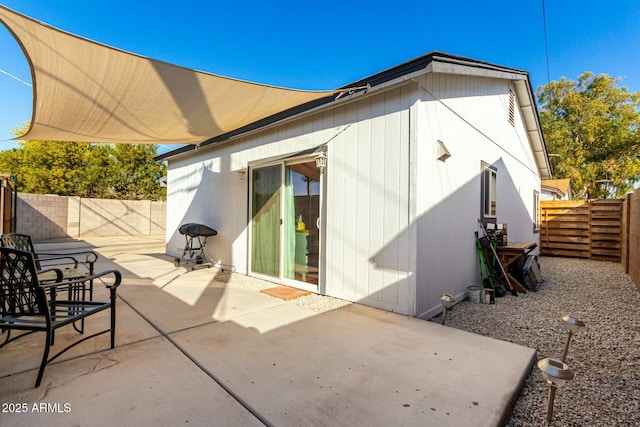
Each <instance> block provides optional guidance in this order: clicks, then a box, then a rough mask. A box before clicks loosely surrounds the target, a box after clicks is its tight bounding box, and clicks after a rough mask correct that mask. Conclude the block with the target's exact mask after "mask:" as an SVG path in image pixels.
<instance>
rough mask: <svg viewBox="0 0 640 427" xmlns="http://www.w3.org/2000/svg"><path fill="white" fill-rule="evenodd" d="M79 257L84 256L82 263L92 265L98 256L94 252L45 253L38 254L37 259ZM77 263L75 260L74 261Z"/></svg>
mask: <svg viewBox="0 0 640 427" xmlns="http://www.w3.org/2000/svg"><path fill="white" fill-rule="evenodd" d="M80 255H83V256H84V261H80V262H85V263H87V264H93V263H95V262H96V261H97V260H98V254H97V253H96V252H95V251H80V252H55V253H51V252H49V253H47V252H38V258H40V259H42V258H41V257H42V256H45V257H70V258H73V259H76V258H77V257H79V256H80ZM76 262H77V260H76Z"/></svg>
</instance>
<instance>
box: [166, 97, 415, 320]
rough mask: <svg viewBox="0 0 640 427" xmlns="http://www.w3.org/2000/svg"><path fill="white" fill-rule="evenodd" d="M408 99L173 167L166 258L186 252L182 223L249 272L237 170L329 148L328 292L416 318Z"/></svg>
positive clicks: (217, 254) (278, 130)
mask: <svg viewBox="0 0 640 427" xmlns="http://www.w3.org/2000/svg"><path fill="white" fill-rule="evenodd" d="M412 87H414V86H412ZM414 92H415V89H414ZM410 93H411V92H410V91H408V90H401V89H396V90H391V91H388V92H385V93H381V94H378V95H375V96H370V97H366V98H364V99H363V100H361V101H359V102H352V103H350V104H347V105H345V106H342V107H338V108H334V109H332V110H329V111H326V112H324V113H319V114H316V115H314V116H312V117H309V118H306V119H301V120H297V121H294V122H291V123H289V124H286V125H283V126H277V127H274V128H273V129H271V130H269V131H265V132H259V133H256V134H254V135H251V136H250V137H245V138H242V139H240V140H238V141H236V142H233V143H227V144H223V145H220V146H219V147H218V148H216V149H205V150H202V151H199V152H197V153H196V154H195V155H192V156H189V157H187V158H183V159H179V158H178V159H175V160H172V161H171V162H170V164H169V174H168V182H169V196H168V202H167V210H168V218H167V233H168V237H167V242H168V243H167V251H168V252H169V253H172V254H174V255H176V254H179V249H180V248H181V247H182V246H184V238H183V237H182V236H180V235H179V234H178V233H177V231H175V230H176V229H177V228H178V227H179V225H180V224H183V223H185V222H200V223H204V224H207V225H209V226H211V227H213V228H215V229H216V230H218V232H219V234H218V235H217V236H215V237H213V238H211V239H210V240H209V242H208V243H207V249H208V250H207V253H208V254H209V255H211V256H212V257H213V258H214V259H215V260H216V261H218V262H220V263H222V264H225V265H229V266H233V267H234V268H235V269H236V271H238V272H241V273H245V274H246V273H247V272H248V271H247V270H248V268H247V226H248V221H247V194H248V193H247V192H248V178H245V180H244V181H241V180H240V179H239V177H238V174H237V170H238V169H239V168H241V167H245V166H246V165H247V164H248V163H250V162H259V161H264V160H268V159H272V158H274V157H277V156H284V155H285V154H293V153H297V152H300V151H302V150H305V149H309V148H313V147H316V146H319V145H321V144H327V146H328V157H329V161H328V167H327V171H326V175H325V177H326V186H327V188H326V221H325V224H326V244H325V246H324V251H325V259H326V269H325V277H326V281H325V285H326V288H325V289H326V294H328V295H332V296H337V297H342V298H347V299H349V300H352V301H362V302H364V303H366V304H368V305H372V306H375V307H380V308H384V309H387V310H392V311H396V312H401V313H404V314H413V293H412V292H411V291H410V283H409V281H408V280H407V277H408V276H409V273H408V272H409V270H411V269H410V268H409V261H408V256H407V254H408V253H409V249H408V246H407V241H408V238H407V236H406V235H402V234H401V233H402V231H403V230H405V229H406V227H407V225H408V217H409V216H408V194H409V168H408V162H409V156H408V152H409V148H408V147H409V119H408V118H409V113H408V100H409V94H410ZM254 165H255V163H254Z"/></svg>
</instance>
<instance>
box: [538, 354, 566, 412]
mask: <svg viewBox="0 0 640 427" xmlns="http://www.w3.org/2000/svg"><path fill="white" fill-rule="evenodd" d="M538 369H540V370H541V371H542V375H543V376H544V379H545V380H547V384H549V404H548V406H547V424H551V419H552V418H553V402H554V400H555V398H556V391H557V390H558V389H559V388H560V387H562V386H563V385H564V384H565V383H566V382H567V381H569V380H572V379H573V372H572V371H571V370H570V369H569V366H568V365H567V364H566V363H564V362H563V361H561V360H558V359H554V358H551V357H547V358H546V359H542V360H540V361H538Z"/></svg>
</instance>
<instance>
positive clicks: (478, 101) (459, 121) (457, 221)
mask: <svg viewBox="0 0 640 427" xmlns="http://www.w3.org/2000/svg"><path fill="white" fill-rule="evenodd" d="M421 97H422V102H421V107H420V108H419V112H418V117H419V119H418V120H419V122H418V130H417V154H416V156H417V163H418V165H419V167H418V170H417V174H416V175H417V178H416V181H417V184H416V190H417V193H416V229H417V233H418V235H417V239H418V242H417V248H418V249H417V256H418V259H417V273H416V276H417V277H416V286H417V290H416V306H417V307H416V315H422V316H425V317H430V316H432V315H434V314H436V313H437V312H439V311H441V306H440V302H439V296H440V295H441V294H442V293H444V292H448V293H453V294H455V295H457V296H459V297H462V296H464V292H465V290H466V287H467V286H471V285H478V284H479V283H480V281H479V268H478V259H477V254H476V250H475V236H474V231H479V232H480V233H482V232H481V231H480V228H479V226H478V223H477V219H478V218H479V217H480V185H481V184H480V170H481V161H484V162H486V163H489V164H490V165H492V166H494V167H496V168H497V171H498V222H499V223H507V224H508V231H509V240H511V241H536V242H537V241H538V235H537V234H534V233H533V225H532V224H533V190H534V189H538V190H539V188H540V180H539V177H538V172H537V169H536V166H535V163H534V161H533V157H532V155H531V150H530V148H529V143H528V140H527V137H526V134H525V132H524V128H523V125H522V120H521V118H520V115H519V111H518V110H517V111H516V122H515V126H512V125H511V124H509V122H508V109H509V81H506V80H498V79H489V78H483V77H471V76H456V75H446V74H431V75H427V76H426V77H425V78H424V79H423V80H422V82H421ZM437 140H442V141H443V142H444V143H445V144H446V146H447V148H448V149H449V151H450V152H451V155H452V157H450V158H449V159H447V160H446V162H444V163H443V162H441V161H439V160H437V159H436V157H437V154H436V153H437Z"/></svg>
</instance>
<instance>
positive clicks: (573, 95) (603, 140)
mask: <svg viewBox="0 0 640 427" xmlns="http://www.w3.org/2000/svg"><path fill="white" fill-rule="evenodd" d="M620 81H621V78H613V77H610V76H608V75H606V74H601V75H598V76H596V75H594V74H593V73H590V72H586V73H583V74H582V75H580V76H579V77H578V81H573V80H567V79H565V78H562V79H561V80H560V81H553V82H550V83H548V84H546V85H545V86H542V87H540V88H539V89H538V101H539V104H540V122H541V125H542V130H543V133H544V136H545V141H546V144H547V152H548V153H549V154H550V155H551V156H552V157H551V161H552V163H553V164H554V168H555V171H554V172H555V175H556V177H557V178H570V179H571V189H572V190H573V192H574V194H575V197H576V198H594V199H595V198H607V197H623V196H624V194H626V193H627V192H628V191H629V190H631V189H633V187H634V185H635V184H636V183H637V182H640V145H639V142H640V112H639V106H640V92H637V93H630V92H629V91H628V89H627V88H626V87H619V86H618V83H619V82H620Z"/></svg>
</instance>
